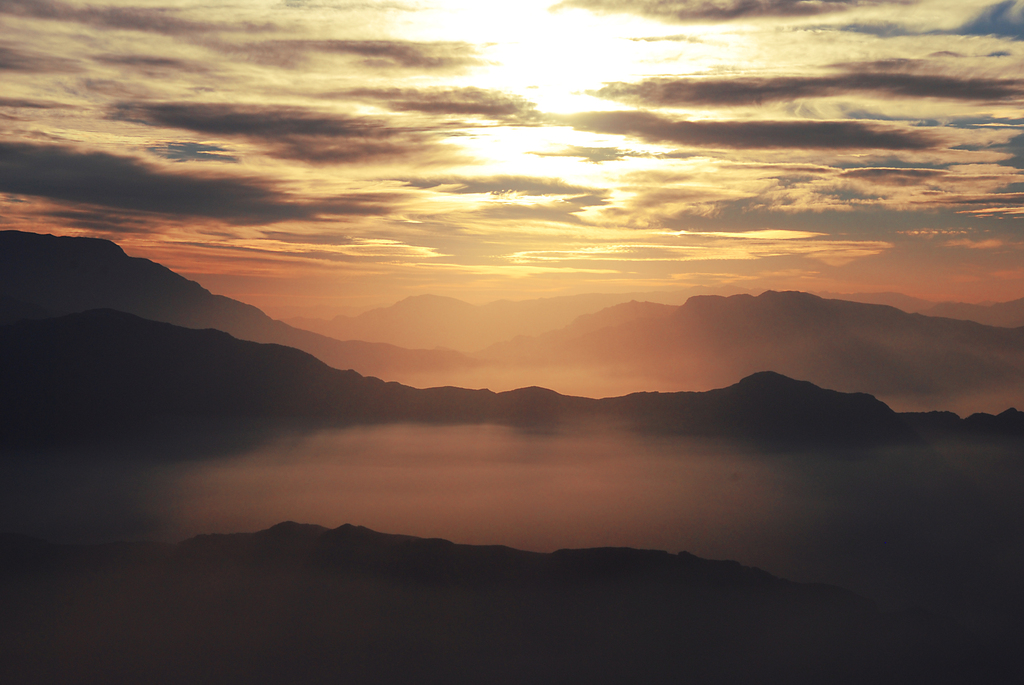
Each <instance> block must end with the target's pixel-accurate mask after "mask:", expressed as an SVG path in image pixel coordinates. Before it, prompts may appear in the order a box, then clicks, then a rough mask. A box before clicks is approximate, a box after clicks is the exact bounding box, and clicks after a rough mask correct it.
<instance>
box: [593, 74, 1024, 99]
mask: <svg viewBox="0 0 1024 685" xmlns="http://www.w3.org/2000/svg"><path fill="white" fill-rule="evenodd" d="M858 92H874V93H879V94H886V95H895V96H899V97H932V98H943V99H948V100H969V101H994V100H1010V99H1017V98H1021V97H1024V80H1022V79H993V78H958V77H955V76H939V75H926V74H906V73H884V72H877V71H869V72H859V73H858V72H851V73H846V74H838V75H835V76H819V77H777V78H679V79H672V78H653V79H647V80H645V81H641V82H640V83H608V84H606V85H605V86H604V87H603V88H601V89H600V90H596V91H591V92H590V94H591V95H594V96H596V97H600V98H605V99H608V100H617V101H619V102H629V103H633V104H639V105H645V106H656V107H664V106H673V105H719V106H737V105H758V104H761V103H764V102H773V101H780V100H795V99H800V98H813V97H827V96H832V95H844V94H848V93H858Z"/></svg>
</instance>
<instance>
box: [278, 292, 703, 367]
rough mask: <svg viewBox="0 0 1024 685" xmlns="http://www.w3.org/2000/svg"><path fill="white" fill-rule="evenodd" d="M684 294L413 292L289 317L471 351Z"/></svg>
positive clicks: (312, 326) (375, 337)
mask: <svg viewBox="0 0 1024 685" xmlns="http://www.w3.org/2000/svg"><path fill="white" fill-rule="evenodd" d="M689 294H691V292H690V291H689V290H688V291H686V294H683V293H681V292H680V293H644V294H642V295H641V294H637V293H626V294H611V293H609V294H598V293H592V294H586V295H567V296H563V297H549V298H541V299H534V300H523V301H518V302H513V301H510V300H498V301H495V302H489V303H487V304H483V305H471V304H468V303H466V302H463V301H461V300H457V299H455V298H451V297H440V296H437V295H416V296H413V297H407V298H406V299H404V300H402V301H401V302H398V303H397V304H394V305H392V306H390V307H381V308H378V309H373V310H370V311H368V312H364V313H362V314H360V315H358V316H336V317H335V318H334V319H332V320H330V321H324V320H321V319H309V318H294V319H289V322H290V323H292V324H293V325H295V326H296V327H298V328H304V329H307V330H311V331H316V332H317V333H322V334H323V335H329V336H331V337H332V338H338V339H340V340H349V339H357V340H368V341H374V342H387V343H391V344H393V345H399V346H402V347H414V348H428V349H431V348H434V347H445V348H451V349H455V350H459V351H462V352H472V351H475V350H480V349H483V348H485V347H488V346H489V345H493V344H495V343H499V342H502V341H505V340H509V339H511V338H514V337H516V336H520V335H527V336H531V335H539V334H541V333H546V332H547V331H551V330H557V329H559V328H562V327H564V326H567V325H569V324H571V323H572V322H573V321H574V320H575V319H577V318H578V317H580V316H586V315H592V314H594V313H595V312H598V311H600V310H603V309H605V308H608V307H613V306H615V305H618V304H621V303H623V302H628V301H630V300H632V299H635V298H637V297H641V298H643V299H645V300H651V301H652V302H659V303H660V302H672V303H673V304H682V303H683V302H684V301H685V300H686V297H687V296H688V295H689ZM652 306H668V305H660V304H659V305H655V304H652Z"/></svg>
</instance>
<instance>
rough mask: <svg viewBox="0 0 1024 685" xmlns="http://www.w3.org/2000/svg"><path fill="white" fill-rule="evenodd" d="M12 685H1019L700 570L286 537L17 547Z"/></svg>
mask: <svg viewBox="0 0 1024 685" xmlns="http://www.w3.org/2000/svg"><path fill="white" fill-rule="evenodd" d="M0 607H3V610H4V614H3V616H4V618H3V620H2V621H0V664H2V665H0V669H2V673H3V675H4V678H5V681H6V682H11V683H29V682H31V683H61V684H63V685H76V684H78V683H90V682H147V683H182V682H198V683H224V684H234V683H295V682H303V683H327V682H352V683H360V684H361V685H362V684H381V685H383V684H385V683H406V682H409V683H411V682H417V683H435V682H437V683H440V682H446V683H447V682H456V683H484V682H486V683H497V684H508V685H512V684H518V683H538V684H546V683H567V682H585V683H609V684H610V683H633V682H637V683H651V684H660V683H677V682H680V678H685V681H686V682H693V683H701V684H711V683H723V684H724V683H739V682H749V683H754V682H785V683H792V684H794V685H800V684H802V683H821V682H828V683H838V684H844V683H849V684H853V683H865V682H871V683H907V682H928V683H939V684H941V683H958V684H959V683H964V682H985V683H992V684H998V683H1004V682H1006V683H1008V682H1013V676H1014V675H1015V674H1014V672H1013V671H1012V670H1011V667H1010V664H1009V662H1008V661H1007V662H1004V661H1003V660H1002V659H1001V657H1000V656H999V655H998V654H995V653H993V652H991V651H990V650H989V649H988V648H987V647H986V645H984V644H982V643H980V641H979V640H977V639H976V638H975V637H973V636H972V635H971V634H970V633H968V632H967V631H965V630H963V629H961V628H959V627H958V626H956V625H955V624H952V623H951V622H949V621H947V620H944V619H940V618H938V617H935V616H932V615H930V614H927V613H925V612H922V611H904V612H893V613H884V612H880V611H878V610H876V609H875V608H874V607H873V606H872V605H871V603H870V602H868V601H867V600H864V599H862V598H860V597H858V596H856V595H854V594H852V593H850V592H847V591H844V590H841V589H839V588H836V587H831V586H826V585H808V584H798V583H792V582H788V581H785V580H781V579H779V578H776V577H773V576H771V575H769V574H768V573H766V572H764V571H761V570H758V569H756V568H749V567H744V566H741V565H739V564H737V563H736V562H728V561H708V560H705V559H700V558H698V557H695V556H693V555H691V554H688V553H686V552H681V553H679V554H670V553H668V552H662V551H655V550H638V549H629V548H596V549H575V550H559V551H557V552H554V553H550V554H540V553H533V552H523V551H519V550H515V549H512V548H508V547H498V546H492V547H484V546H470V545H458V544H453V543H451V542H448V541H446V540H441V539H423V538H415V537H410V536H405V535H387V534H382V533H377V532H374V531H372V530H368V529H366V528H361V527H358V526H351V525H344V526H341V527H340V528H336V529H333V530H328V529H325V528H322V527H320V526H314V525H300V524H296V523H282V524H279V525H277V526H274V527H272V528H270V529H268V530H263V531H260V532H258V533H251V534H231V535H202V536H199V537H196V538H192V539H190V540H186V541H184V542H182V543H179V544H177V545H163V544H156V543H119V544H110V545H94V546H88V545H73V546H72V545H67V546H64V545H53V544H49V543H46V542H43V541H40V540H36V539H32V538H26V537H22V536H14V535H0Z"/></svg>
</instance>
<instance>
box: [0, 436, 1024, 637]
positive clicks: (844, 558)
mask: <svg viewBox="0 0 1024 685" xmlns="http://www.w3.org/2000/svg"><path fill="white" fill-rule="evenodd" d="M170 433H174V436H173V437H172V436H171V435H170ZM22 456H25V455H22ZM38 456H39V458H36V459H22V458H9V459H7V460H6V461H5V466H4V467H3V468H4V471H5V472H4V473H3V474H2V482H3V486H2V489H3V492H2V493H0V494H2V501H3V504H2V505H0V506H2V507H3V512H2V516H3V519H4V520H5V521H7V522H8V527H9V529H10V530H12V531H17V532H21V533H27V534H32V535H38V536H40V537H44V538H47V539H50V540H53V541H65V542H97V541H113V540H119V539H130V538H135V539H159V540H166V541H177V540H181V539H184V538H186V537H189V536H193V535H196V534H201V533H213V532H219V533H226V532H241V531H255V530H259V529H263V528H267V527H269V526H271V525H273V524H275V523H278V522H280V521H283V520H297V521H301V522H309V523H318V524H321V525H324V526H328V527H336V526H339V525H341V524H343V523H353V524H358V525H363V526H366V527H369V528H372V529H375V530H380V531H384V532H401V533H404V534H409V535H416V536H423V537H443V538H446V539H449V540H453V541H455V542H460V543H470V544H503V545H508V546H512V547H517V548H520V549H527V550H536V551H550V550H555V549H558V548H567V547H596V546H629V547H641V548H654V549H665V550H669V551H672V552H676V551H680V550H687V551H689V552H691V553H694V554H696V555H698V556H702V557H707V558H718V559H735V560H738V561H740V562H741V563H743V564H747V565H753V566H759V567H761V568H764V569H766V570H768V571H770V572H772V573H774V574H777V575H780V576H782V577H786V578H790V579H792V580H797V581H808V582H825V583H831V584H836V585H840V586H843V587H846V588H849V589H852V590H855V591H857V592H859V593H862V594H864V595H866V596H868V597H870V598H872V599H874V600H876V601H877V602H879V604H880V606H883V607H890V606H891V607H907V606H914V605H921V606H925V607H927V608H930V609H933V610H937V611H941V612H942V613H944V614H947V615H955V616H957V617H958V618H960V619H961V620H964V621H966V622H967V623H969V624H974V625H976V626H978V627H980V628H982V629H983V630H993V629H996V626H997V625H998V624H999V623H1000V622H1001V621H1002V620H1004V619H1005V618H1006V617H1004V616H1002V613H1001V612H1003V611H1005V608H1004V605H1006V603H1007V601H1008V600H1009V604H1010V605H1014V604H1019V601H1020V597H1017V596H1016V595H1019V594H1020V590H1019V586H1018V584H1017V583H1016V581H1015V579H1016V569H1019V568H1020V563H1021V562H1022V561H1024V547H1022V544H1021V541H1022V540H1024V536H1022V535H1021V532H1022V531H1021V528H1022V525H1024V524H1022V522H1024V503H1022V502H1021V501H1020V498H1019V497H1018V496H1016V494H1015V493H1019V492H1020V488H1021V486H1022V485H1024V455H1021V454H1020V453H1019V450H1018V452H1014V451H1012V450H1010V449H1004V448H1001V447H999V446H994V445H986V446H979V445H960V446H953V445H949V446H946V447H943V448H941V449H938V450H936V449H933V448H924V447H922V448H901V449H890V450H884V451H874V452H856V453H850V452H845V453H842V454H839V453H829V452H827V451H823V450H818V451H814V450H812V451H807V452H802V453H796V454H794V453H766V452H759V451H757V450H755V449H753V448H746V447H744V446H742V445H736V444H727V443H722V442H709V441H698V440H693V439H680V438H656V437H650V436H640V435H635V434H612V433H604V434H602V433H594V434H589V435H579V434H576V433H532V432H523V431H517V430H514V429H509V428H502V427H494V426H466V427H427V426H417V425H400V426H391V427H371V428H351V429H345V430H331V431H321V432H314V433H304V432H299V431H296V432H290V433H278V434H275V435H260V434H259V432H258V431H251V430H246V429H240V430H239V431H238V432H237V433H234V434H227V433H223V432H220V433H216V434H201V433H195V434H192V435H190V434H189V431H186V430H181V429H177V430H169V435H167V436H162V437H156V438H154V441H153V442H152V443H150V444H149V445H148V446H147V445H146V444H141V443H140V444H135V445H127V444H123V445H121V446H110V447H107V448H103V449H100V448H96V449H95V450H93V451H90V452H87V453H82V452H66V453H49V454H47V455H38Z"/></svg>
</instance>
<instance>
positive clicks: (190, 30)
mask: <svg viewBox="0 0 1024 685" xmlns="http://www.w3.org/2000/svg"><path fill="white" fill-rule="evenodd" d="M0 14H8V15H13V16H18V17H30V18H32V19H48V20H53V21H69V22H75V23H79V24H86V25H89V26H97V27H100V28H108V29H122V30H129V31H146V32H150V33H161V34H165V35H171V36H177V35H188V34H196V33H207V32H210V31H246V32H252V31H266V30H271V29H273V28H275V27H274V26H273V25H272V24H253V23H240V24H223V23H220V22H197V21H191V20H189V19H184V18H182V17H181V16H180V13H179V11H178V10H175V9H169V8H163V7H95V6H92V5H86V6H84V7H82V6H77V5H71V4H68V3H64V2H58V1H56V0H0Z"/></svg>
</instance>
